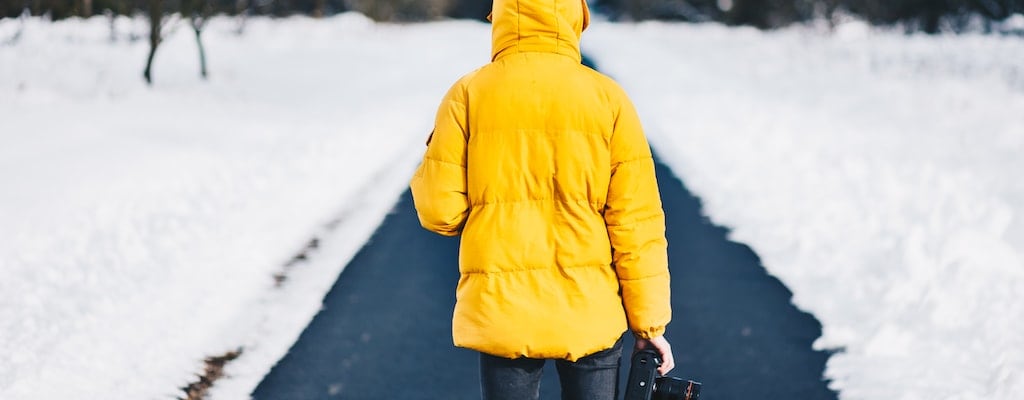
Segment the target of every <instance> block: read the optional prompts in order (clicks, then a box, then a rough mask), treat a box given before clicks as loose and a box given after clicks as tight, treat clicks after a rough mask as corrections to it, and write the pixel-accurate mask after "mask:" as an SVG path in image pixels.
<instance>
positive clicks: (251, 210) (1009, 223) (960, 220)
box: [0, 15, 1024, 400]
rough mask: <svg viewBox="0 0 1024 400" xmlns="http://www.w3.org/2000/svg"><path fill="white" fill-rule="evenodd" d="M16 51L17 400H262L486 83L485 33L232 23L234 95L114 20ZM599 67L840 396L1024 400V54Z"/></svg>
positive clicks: (755, 52) (694, 39)
mask: <svg viewBox="0 0 1024 400" xmlns="http://www.w3.org/2000/svg"><path fill="white" fill-rule="evenodd" d="M18 24H19V22H18V21H11V20H4V21H0V143H3V145H0V188H2V190H0V227H2V228H0V398H2V399H8V398H11V399H65V398H109V399H140V398H143V399H153V398H173V397H174V396H176V395H178V394H179V392H178V388H179V387H182V386H184V385H185V384H187V383H188V382H190V381H193V380H194V379H195V378H194V374H196V373H198V372H200V371H201V369H202V359H203V358H204V357H207V356H214V355H219V354H222V353H224V352H226V351H229V350H234V349H235V348H237V347H238V346H243V347H244V353H243V355H242V357H241V358H240V359H239V360H237V361H236V362H233V363H231V364H229V367H228V373H229V375H230V378H228V379H225V380H222V381H220V382H218V385H217V387H216V388H215V392H214V395H213V398H215V399H238V398H244V397H245V395H246V394H247V393H249V391H250V390H251V389H252V388H253V387H254V386H255V384H256V383H258V381H259V379H260V378H261V377H262V375H263V374H264V373H265V372H266V371H267V370H268V369H269V368H270V366H271V365H272V364H273V363H274V362H275V361H276V360H277V359H278V358H279V357H281V356H282V355H283V354H284V352H285V351H286V350H287V348H288V347H289V346H290V344H291V343H292V341H293V340H294V339H295V338H296V337H297V336H298V334H299V333H300V331H301V329H302V328H303V327H304V326H305V324H306V323H307V322H308V321H309V319H310V318H312V316H313V315H314V313H315V312H316V311H317V310H318V308H319V305H320V300H321V299H322V297H323V295H324V294H325V293H326V291H327V290H328V289H329V288H330V285H331V284H332V283H333V282H332V279H333V277H334V276H336V275H337V273H338V272H339V270H340V269H341V268H342V267H343V266H344V264H345V263H346V261H347V260H348V259H349V258H350V257H351V256H352V255H353V254H354V252H355V251H356V250H357V249H358V248H359V246H361V245H362V243H363V242H364V241H365V240H366V238H367V237H368V236H369V235H370V233H371V232H372V230H373V229H374V228H375V227H376V225H377V223H378V222H379V221H380V220H381V219H382V217H383V216H384V214H385V213H386V212H387V210H388V208H390V206H391V205H392V204H393V202H394V201H395V199H396V197H397V195H398V193H399V192H400V191H401V190H403V189H404V187H405V183H406V179H407V177H408V175H409V174H410V173H411V169H412V168H413V167H414V166H415V163H416V162H417V161H418V157H419V155H420V152H421V151H422V144H423V140H424V138H425V135H426V133H427V132H428V131H429V129H430V123H431V122H432V117H433V112H434V109H435V107H436V104H437V101H438V100H439V99H440V96H441V95H442V94H443V92H444V90H446V89H447V88H448V86H449V85H450V84H451V83H452V82H453V81H454V80H455V79H456V78H457V77H458V76H459V75H461V74H462V73H464V72H467V71H469V70H470V69H472V68H474V67H476V66H478V65H481V64H483V63H485V62H486V61H487V60H488V56H489V27H488V26H487V25H485V24H479V23H472V22H444V23H434V24H424V25H407V26H396V25H374V24H372V23H370V22H367V21H366V20H365V19H363V18H362V17H359V16H355V15H341V16H338V17H334V18H328V19H325V20H322V21H314V20H309V19H304V18H296V19H285V20H267V19H255V20H251V21H250V24H249V25H248V27H247V29H246V32H245V34H244V35H242V36H237V35H235V33H234V29H235V22H234V21H233V20H229V19H216V20H214V21H213V23H212V26H211V27H210V28H209V30H208V32H207V34H206V40H207V52H208V55H209V58H210V69H211V76H212V79H211V81H210V82H201V81H199V80H198V78H197V72H196V71H197V65H196V63H197V61H196V58H197V56H196V54H195V50H194V42H193V40H192V38H191V36H190V32H188V31H187V29H186V28H182V29H181V30H180V31H179V32H177V33H176V34H175V35H173V36H171V38H170V39H169V40H168V41H167V42H166V43H165V44H164V47H162V48H161V50H160V52H159V53H158V55H157V61H156V66H155V81H156V85H155V87H154V88H152V89H150V88H147V87H145V86H144V85H143V84H142V81H141V78H140V75H141V70H142V64H143V62H144V60H145V55H146V50H147V49H146V44H145V41H144V40H140V41H137V42H128V41H126V40H124V38H123V37H122V38H121V39H119V40H118V41H117V42H114V43H111V42H110V41H109V36H110V32H109V28H108V27H107V24H106V21H105V20H104V19H102V18H95V19H92V20H89V21H63V22H59V23H54V24H50V23H46V22H42V21H40V20H29V21H28V22H27V25H26V27H25V30H24V32H22V34H21V35H20V37H19V39H18V40H17V41H16V42H13V43H11V42H10V41H9V40H8V39H9V38H11V37H13V35H14V32H15V31H17V30H18ZM118 24H119V25H118V32H119V34H120V35H122V36H126V35H127V34H128V32H130V31H134V32H136V34H138V35H143V34H144V33H145V30H146V27H145V24H144V23H142V22H141V21H135V22H132V21H129V20H120V21H118ZM583 47H584V50H585V51H587V52H588V53H589V54H590V55H592V56H593V58H595V59H596V61H597V63H598V65H599V67H601V68H602V69H603V70H604V71H605V72H608V73H610V74H612V75H613V76H614V77H616V78H617V79H618V80H619V81H620V82H622V83H623V85H624V86H625V87H626V89H627V91H629V92H630V94H631V95H632V97H633V99H634V101H635V102H636V103H637V106H638V108H639V110H640V112H641V115H642V117H643V118H644V122H645V125H646V127H647V129H648V134H649V136H650V138H651V141H652V143H653V145H654V146H655V150H656V151H657V152H658V153H659V155H660V156H661V157H662V158H663V159H664V160H665V161H666V162H667V163H668V164H669V165H670V166H671V167H672V168H673V170H674V171H675V173H676V174H678V175H680V176H681V177H682V178H683V179H684V180H685V182H686V183H687V184H688V185H689V186H690V188H691V189H692V190H694V191H695V192H696V193H697V194H698V195H700V196H701V197H702V198H703V199H704V202H705V207H706V211H707V213H708V214H709V215H710V216H711V217H712V219H714V220H715V221H716V222H718V223H721V224H724V225H727V226H730V227H732V228H734V231H733V237H734V238H735V239H736V240H738V241H742V242H744V243H747V244H750V245H751V246H752V247H753V248H754V249H755V250H756V251H757V252H758V254H759V255H761V257H762V259H763V261H764V263H765V265H766V267H767V268H768V270H769V271H770V272H771V273H773V274H774V275H776V276H778V277H779V278H780V279H781V280H782V281H783V282H784V283H786V284H787V285H788V286H789V287H790V289H791V290H792V291H793V292H794V302H795V303H796V304H797V305H798V306H800V307H801V308H803V309H805V310H808V311H810V312H812V313H813V314H814V315H815V316H816V317H817V318H818V319H819V320H821V321H822V323H823V325H824V336H823V337H822V338H821V339H820V340H819V341H818V343H817V346H818V347H820V348H843V349H844V350H845V351H844V352H842V353H840V354H837V355H836V356H833V357H832V359H831V361H830V362H829V365H828V370H827V371H826V375H827V377H829V378H831V379H833V380H834V381H833V386H834V387H835V388H836V389H838V390H840V397H841V398H843V399H874V398H882V397H885V398H897V399H906V400H914V399H964V400H967V399H997V400H1000V399H1005V400H1010V399H1020V398H1024V350H1022V349H1024V334H1021V333H1020V332H1024V322H1022V318H1024V300H1021V299H1022V298H1024V257H1022V253H1024V180H1022V179H1020V178H1019V176H1020V175H1021V173H1022V172H1021V171H1024V157H1022V155H1024V40H1021V39H1020V38H1001V37H985V36H972V35H969V36H962V37H936V38H933V37H918V36H914V37H906V36H902V35H896V34H890V33H881V32H877V31H871V30H870V29H867V28H864V27H862V26H860V25H858V24H849V25H846V26H842V27H840V29H839V31H838V32H837V33H836V34H835V35H823V34H819V33H814V32H813V31H812V30H809V29H804V28H794V29H787V30H783V31H779V32H773V33H762V32H757V31H754V30H748V29H727V28H723V27H719V26H715V25H706V26H692V25H673V24H656V23H649V24H641V25H612V24H607V23H598V24H595V26H593V27H592V28H591V30H590V31H588V32H587V34H586V35H585V37H584V43H583ZM334 222H336V223H334ZM314 236H316V237H319V238H320V239H321V240H320V245H319V246H318V248H317V249H316V250H315V252H316V254H314V256H313V257H311V258H310V261H308V262H305V263H299V264H297V265H295V266H293V267H290V268H285V267H284V265H285V264H286V263H287V262H288V261H289V259H291V258H292V257H293V256H294V255H295V254H296V253H298V252H299V251H301V250H302V249H303V247H304V246H306V242H307V241H309V240H310V238H312V237H314ZM285 270H287V272H288V279H287V281H285V283H284V285H283V286H282V287H281V288H277V289H275V288H274V279H273V276H274V275H275V274H277V273H280V272H282V271H285Z"/></svg>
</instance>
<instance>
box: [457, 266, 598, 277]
mask: <svg viewBox="0 0 1024 400" xmlns="http://www.w3.org/2000/svg"><path fill="white" fill-rule="evenodd" d="M609 266H610V264H587V265H573V266H570V267H526V268H517V269H508V270H500V271H464V272H462V274H463V275H492V274H510V273H516V272H530V271H540V270H548V269H577V268H599V267H609Z"/></svg>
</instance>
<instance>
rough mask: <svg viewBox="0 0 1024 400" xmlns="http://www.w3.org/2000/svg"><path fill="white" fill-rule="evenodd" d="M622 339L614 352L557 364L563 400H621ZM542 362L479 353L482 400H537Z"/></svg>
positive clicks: (603, 352) (613, 347)
mask: <svg viewBox="0 0 1024 400" xmlns="http://www.w3.org/2000/svg"><path fill="white" fill-rule="evenodd" d="M621 358H622V339H621V338H620V339H619V340H618V341H617V342H615V345H614V346H612V348H610V349H607V350H602V351H599V352H597V353H594V354H591V355H588V356H586V357H583V358H580V359H579V360H576V362H569V361H566V360H555V367H556V368H557V369H558V379H559V381H561V383H562V400H615V399H617V398H618V397H619V360H620V359H621ZM545 361H546V360H543V359H535V358H517V359H508V358H502V357H495V356H492V355H489V354H484V353H480V391H481V394H482V395H483V400H537V398H539V397H540V375H541V372H543V370H544V362H545Z"/></svg>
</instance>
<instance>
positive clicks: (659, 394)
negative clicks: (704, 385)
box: [651, 376, 700, 400]
mask: <svg viewBox="0 0 1024 400" xmlns="http://www.w3.org/2000/svg"><path fill="white" fill-rule="evenodd" d="M698 398H700V384H699V383H697V382H694V381H688V380H685V379H680V378H676V377H672V376H662V377H658V378H657V379H655V380H654V393H653V395H652V396H651V400H697V399H698Z"/></svg>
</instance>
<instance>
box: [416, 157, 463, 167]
mask: <svg viewBox="0 0 1024 400" xmlns="http://www.w3.org/2000/svg"><path fill="white" fill-rule="evenodd" d="M423 159H424V160H430V161H434V162H439V163H441V164H448V165H455V166H458V167H459V168H462V169H466V166H465V165H462V164H459V163H457V162H451V161H447V160H442V159H439V158H434V157H431V156H423Z"/></svg>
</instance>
